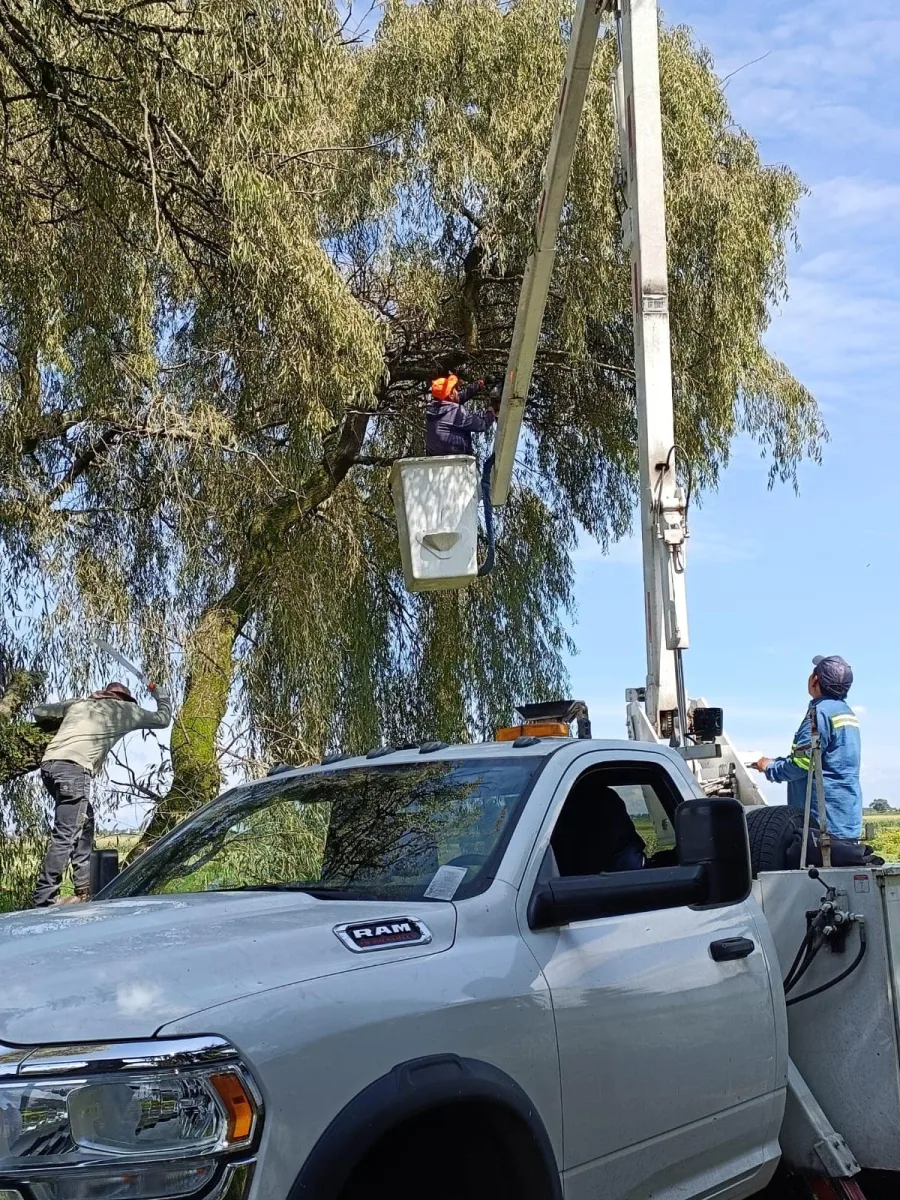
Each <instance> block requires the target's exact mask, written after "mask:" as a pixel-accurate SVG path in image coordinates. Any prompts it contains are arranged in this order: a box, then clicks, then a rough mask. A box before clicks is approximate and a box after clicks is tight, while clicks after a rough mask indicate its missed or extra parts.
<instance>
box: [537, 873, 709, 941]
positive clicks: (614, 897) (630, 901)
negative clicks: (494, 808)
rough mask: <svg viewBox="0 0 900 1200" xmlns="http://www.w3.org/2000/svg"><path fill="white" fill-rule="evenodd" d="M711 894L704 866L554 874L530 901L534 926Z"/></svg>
mask: <svg viewBox="0 0 900 1200" xmlns="http://www.w3.org/2000/svg"><path fill="white" fill-rule="evenodd" d="M706 895H707V889H706V871H705V868H704V867H703V866H696V867H658V868H656V869H655V870H649V871H610V872H609V873H607V874H605V875H574V876H572V877H571V878H567V879H551V880H549V881H548V882H547V883H543V884H539V885H538V886H537V887H536V888H535V890H534V895H533V896H532V897H531V901H530V903H529V905H528V924H529V926H530V927H531V928H532V929H550V928H553V927H555V926H557V925H569V924H571V923H572V922H573V921H595V920H597V918H598V917H618V916H623V915H624V914H625V913H634V912H652V911H653V910H654V909H658V908H681V907H683V906H684V905H687V904H705V903H706Z"/></svg>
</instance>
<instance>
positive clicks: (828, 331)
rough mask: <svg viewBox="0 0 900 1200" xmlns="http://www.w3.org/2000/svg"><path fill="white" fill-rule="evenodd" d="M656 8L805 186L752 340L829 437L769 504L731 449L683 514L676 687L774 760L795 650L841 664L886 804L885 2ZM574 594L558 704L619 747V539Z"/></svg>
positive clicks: (888, 161)
mask: <svg viewBox="0 0 900 1200" xmlns="http://www.w3.org/2000/svg"><path fill="white" fill-rule="evenodd" d="M664 13H665V17H666V20H667V21H668V22H669V23H679V24H680V23H683V24H686V25H689V26H690V27H691V28H692V29H693V31H694V33H695V35H696V36H697V38H698V39H699V40H700V41H701V42H703V43H704V44H705V45H706V46H708V47H709V49H710V50H711V51H712V53H713V56H714V58H715V64H716V70H717V73H718V74H719V76H720V77H721V78H725V77H726V76H728V75H729V74H730V73H731V72H734V71H737V72H738V73H737V74H735V75H734V76H733V77H732V78H731V79H730V80H729V82H728V85H727V95H728V99H729V102H730V104H731V106H732V109H733V112H734V117H735V120H736V121H737V122H738V123H739V124H741V125H743V126H744V127H745V128H746V129H747V130H748V131H749V132H750V133H751V134H752V135H753V136H754V137H755V138H756V139H757V141H758V143H759V145H760V148H761V152H762V155H763V157H764V159H765V160H766V161H768V162H783V163H787V164H788V165H789V166H791V167H792V168H793V169H794V170H796V171H797V172H798V174H799V175H800V176H801V178H802V179H803V181H804V183H805V184H806V185H807V187H808V188H809V190H810V195H809V196H808V197H807V198H806V199H805V200H804V202H803V205H802V209H801V216H800V229H799V234H800V242H801V249H800V251H799V252H798V253H797V254H795V255H793V256H792V258H791V262H790V268H789V281H790V298H789V300H788V302H787V303H786V304H785V305H784V306H783V308H782V310H781V311H780V312H779V313H777V314H776V315H775V317H774V319H773V322H772V327H771V330H770V332H769V335H768V339H767V340H768V344H769V346H770V347H771V348H772V349H773V350H774V351H775V352H776V353H777V354H779V355H780V356H781V357H782V358H783V359H784V361H785V362H786V363H787V364H788V366H789V367H790V369H791V370H792V371H793V372H794V374H795V375H797V376H798V377H799V378H800V379H801V380H802V381H803V382H804V383H805V384H806V385H807V386H808V387H809V388H810V389H811V390H812V392H813V393H814V394H815V396H816V397H817V399H818V400H819V402H820V405H821V407H822V410H823V413H824V416H825V419H826V421H827V424H828V427H829V432H830V434H831V442H830V444H829V445H828V446H827V447H826V448H825V459H824V463H823V465H822V466H821V467H816V466H814V465H812V464H810V465H806V466H804V467H803V468H802V470H801V473H800V494H799V496H796V495H795V494H794V492H793V491H792V490H791V489H790V488H789V487H784V486H777V487H776V489H775V490H774V491H772V492H769V491H768V489H767V476H766V467H765V465H764V464H763V463H762V462H761V461H760V460H759V457H758V452H757V450H756V449H755V448H754V447H753V446H752V445H749V444H740V445H738V446H737V447H736V450H735V454H734V459H733V464H732V466H731V467H730V468H729V470H728V471H727V472H726V474H725V476H724V477H723V481H722V485H721V487H720V490H719V492H718V494H716V495H711V496H709V497H707V498H706V500H705V502H704V505H703V507H702V508H701V509H700V510H699V511H695V512H694V513H693V514H692V521H691V531H692V537H691V541H690V546H689V560H688V561H689V569H688V593H689V595H688V600H689V611H690V624H691V650H690V651H689V653H688V655H687V657H686V673H687V682H688V690H689V692H690V693H691V694H692V695H702V696H704V697H705V698H706V699H707V700H708V701H709V702H710V703H713V704H717V705H721V706H722V707H724V709H725V717H726V727H727V729H728V731H729V733H730V734H731V736H732V738H733V739H734V740H735V742H736V743H737V744H738V745H739V746H740V747H741V748H742V749H744V750H746V751H758V752H762V753H765V754H768V755H770V756H775V755H777V754H781V753H784V752H785V750H786V749H787V747H788V746H789V744H790V740H791V737H792V735H793V733H794V731H795V729H796V727H797V726H798V724H799V722H800V718H801V716H802V714H803V710H804V706H805V702H806V678H807V675H808V672H809V663H810V659H811V657H812V656H813V655H814V654H842V655H844V657H845V658H846V659H847V660H848V661H849V662H850V663H851V664H852V666H853V668H854V672H855V676H856V683H855V686H854V689H853V692H852V694H851V697H850V699H851V702H852V703H853V704H854V706H855V707H856V709H857V711H858V712H859V714H860V720H861V724H862V735H863V786H864V791H865V796H866V799H867V801H868V800H871V799H874V798H875V797H877V796H884V797H887V798H888V799H889V800H891V801H892V803H895V804H900V766H898V765H897V761H896V756H895V753H894V746H895V744H896V742H897V732H896V730H895V729H894V727H893V722H894V721H896V720H898V719H900V705H898V703H897V701H896V698H895V695H894V691H893V683H894V674H895V672H896V669H897V667H896V662H895V660H896V658H897V652H898V637H897V632H896V625H895V621H896V616H895V613H896V609H897V588H898V585H900V564H898V541H900V512H898V510H897V509H896V507H895V505H894V504H893V503H892V492H893V490H894V488H893V485H894V484H895V480H896V479H897V478H898V476H900V462H897V461H895V460H896V456H897V454H898V449H900V446H898V445H896V444H895V439H898V434H900V417H898V409H897V395H896V393H897V384H898V378H900V223H898V219H897V218H898V213H900V83H898V68H900V8H898V7H897V4H896V0H859V3H857V4H855V5H852V6H847V5H846V4H838V3H837V2H836V0H780V2H776V0H756V2H754V3H752V4H751V3H748V2H747V0H670V2H669V3H668V4H667V5H665V8H664ZM763 56H765V57H763ZM754 59H761V61H758V62H755V63H754V62H752V60H754ZM739 68H743V69H742V70H738V69H739ZM577 599H578V605H579V619H578V623H577V626H576V627H575V629H574V636H575V638H576V641H577V644H578V647H579V655H578V656H577V657H576V658H575V659H574V660H573V661H572V663H571V664H570V668H571V674H572V681H573V694H575V695H577V696H579V697H580V698H583V699H586V700H587V701H588V702H589V705H590V708H591V711H592V715H593V716H594V729H595V732H596V733H598V734H601V735H602V734H615V735H620V734H621V732H622V729H623V725H624V705H623V697H624V689H625V687H627V686H632V687H633V686H640V685H641V684H642V683H643V680H644V674H645V666H644V640H643V615H642V614H643V606H642V601H641V579H640V562H639V553H638V550H637V546H636V544H633V543H631V544H629V543H624V544H622V545H621V546H619V547H617V548H615V549H614V550H613V553H612V554H611V555H610V556H609V557H607V558H603V557H602V556H601V555H600V553H599V550H598V549H597V548H596V547H594V546H592V545H583V546H582V547H581V548H580V549H579V552H578V565H577ZM780 793H781V789H780V788H778V787H777V786H773V787H770V788H769V795H770V796H771V798H772V799H778V798H779V797H780Z"/></svg>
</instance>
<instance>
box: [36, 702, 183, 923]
mask: <svg viewBox="0 0 900 1200" xmlns="http://www.w3.org/2000/svg"><path fill="white" fill-rule="evenodd" d="M149 687H150V690H151V692H153V695H154V697H155V699H156V712H152V711H150V710H149V709H146V708H141V707H140V706H139V705H138V702H137V700H135V698H134V696H132V694H131V692H130V691H129V690H128V688H127V687H126V686H125V684H124V683H108V684H107V685H106V687H105V688H103V689H102V691H99V692H93V693H92V695H90V696H88V697H87V698H86V699H83V700H63V701H62V702H61V703H60V704H42V705H40V706H39V707H37V708H36V709H35V710H34V718H35V720H36V721H37V722H38V724H42V725H44V726H45V727H46V726H47V725H51V726H52V725H55V724H58V725H59V728H58V729H57V732H56V735H55V736H54V738H53V740H52V741H51V742H50V745H49V746H48V747H47V749H46V751H45V753H44V757H43V760H42V762H41V779H42V781H43V784H44V787H45V788H46V789H47V791H48V792H49V793H50V796H51V797H52V799H53V804H54V818H53V833H52V834H51V837H50V847H49V849H48V850H47V855H46V857H45V858H44V864H43V866H42V867H41V873H40V875H39V876H38V881H37V887H36V888H35V892H34V906H35V908H45V907H47V906H48V905H51V904H55V903H57V901H58V897H59V889H60V885H61V883H62V877H63V874H64V873H65V870H66V867H67V866H68V865H69V863H70V862H71V864H72V874H73V876H74V883H75V900H89V899H90V891H91V851H92V850H93V848H94V810H93V808H92V807H91V801H90V788H91V780H92V779H93V778H94V776H95V775H96V774H97V773H98V772H99V771H100V770H102V768H103V764H104V763H105V761H106V756H107V755H108V754H109V752H110V750H111V749H112V748H113V746H114V745H115V744H116V742H118V741H119V739H120V738H123V737H124V736H125V735H126V734H127V733H132V732H133V731H134V730H136V729H165V728H166V727H167V726H168V725H169V724H170V723H171V720H172V702H171V700H170V698H169V696H168V694H167V693H166V692H164V691H162V689H161V688H157V687H155V686H154V685H153V684H150V685H149Z"/></svg>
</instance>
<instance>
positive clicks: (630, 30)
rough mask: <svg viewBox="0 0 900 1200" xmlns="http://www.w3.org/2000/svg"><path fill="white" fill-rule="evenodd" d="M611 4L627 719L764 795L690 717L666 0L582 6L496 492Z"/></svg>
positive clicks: (511, 456)
mask: <svg viewBox="0 0 900 1200" xmlns="http://www.w3.org/2000/svg"><path fill="white" fill-rule="evenodd" d="M605 16H614V17H615V18H616V32H617V35H618V38H619V52H620V61H619V63H618V66H617V69H616V71H615V73H614V76H613V83H612V87H613V100H614V108H615V113H616V122H617V126H618V131H619V164H618V171H617V173H616V180H615V186H616V190H617V192H618V193H619V198H620V201H621V202H622V209H623V212H622V225H623V230H622V232H623V238H624V240H625V244H626V245H627V246H628V247H629V249H630V252H631V282H632V289H631V290H632V310H633V322H634V358H635V364H634V365H635V379H636V404H637V416H638V452H639V455H638V456H639V467H640V516H641V543H642V552H643V580H644V617H645V636H646V647H647V677H646V682H645V686H644V687H643V688H637V689H631V690H629V692H628V693H627V702H628V727H629V732H630V734H631V736H632V737H634V738H638V739H640V740H647V739H650V740H656V739H665V740H670V741H672V742H673V743H674V744H678V745H679V746H680V748H681V750H682V753H683V754H684V755H685V757H687V758H688V759H690V760H692V761H693V764H694V770H695V773H696V774H697V775H698V777H699V778H700V780H701V783H703V784H704V785H705V786H706V787H707V789H708V790H709V791H711V792H714V791H716V790H719V789H723V790H729V789H730V790H731V791H732V792H733V793H734V794H736V795H737V796H738V798H739V799H740V800H741V801H742V802H743V803H744V804H762V803H764V800H763V797H762V794H761V792H760V791H759V789H758V787H757V786H756V783H755V781H754V780H753V779H752V778H751V776H750V774H749V773H748V771H747V770H746V768H745V767H744V764H743V763H742V762H741V761H740V758H739V757H738V755H737V754H736V753H735V751H734V748H733V746H732V745H731V743H730V742H729V740H728V738H727V737H725V736H724V734H723V733H722V729H721V713H718V710H711V709H707V708H706V707H705V704H704V703H703V702H702V701H700V702H697V703H696V704H695V705H694V706H693V708H694V712H695V719H693V720H692V715H691V713H690V711H689V705H688V700H687V695H686V691H685V684H684V667H683V659H682V655H683V652H684V651H685V650H686V649H687V648H688V644H689V643H688V624H687V599H686V592H685V562H686V541H687V506H686V498H685V494H684V491H683V489H682V488H681V487H680V486H679V484H678V481H677V473H676V470H677V462H676V454H677V447H676V443H675V423H674V406H673V399H672V362H671V350H670V341H669V287H668V264H667V256H666V222H665V192H664V175H663V146H662V116H661V104H660V84H659V16H658V10H657V0H579V3H578V6H577V9H576V13H575V18H574V20H573V23H572V33H571V37H570V41H569V49H568V54H567V58H566V68H565V74H564V76H563V80H562V85H561V88H560V94H559V102H558V104H557V109H556V117H555V121H554V126H553V133H552V137H551V141H550V150H549V153H548V156H547V162H546V166H545V168H544V181H543V187H542V190H541V196H540V200H539V203H538V211H537V219H536V223H535V241H534V249H533V251H532V253H531V256H530V258H529V260H528V263H527V266H526V269H525V276H524V280H523V283H522V290H521V293H520V296H519V304H518V308H517V312H516V320H515V325H514V328H513V334H512V342H511V349H510V356H509V362H508V364H507V370H506V376H505V380H504V385H503V398H502V402H501V406H500V417H499V421H498V426H497V434H496V438H495V450H494V453H495V465H494V470H493V474H492V477H491V499H492V501H493V503H494V504H496V505H502V504H505V503H506V499H507V497H508V495H509V487H510V481H511V478H512V471H513V466H514V463H515V454H516V446H517V444H518V439H519V435H520V432H521V427H522V421H523V417H524V412H525V405H526V402H527V398H528V390H529V387H530V384H531V377H532V372H533V368H534V360H535V355H536V352H537V347H538V341H539V337H540V329H541V323H542V321H543V315H544V310H545V307H546V302H547V293H548V289H549V286H550V276H551V273H552V270H553V262H554V258H555V254H556V239H557V234H558V231H559V222H560V216H561V213H562V207H563V201H564V199H565V194H566V187H567V183H568V178H569V171H570V168H571V165H572V159H573V156H574V153H575V145H576V140H577V136H578V129H579V126H580V124H581V118H582V113H583V111H584V102H585V96H586V93H587V87H588V81H589V78H590V71H591V63H592V61H593V56H594V50H595V47H596V44H597V38H598V36H599V33H600V29H601V25H602V22H603V18H604V17H605ZM717 713H718V720H717V719H716V714H717ZM692 725H696V727H697V729H698V730H701V729H702V733H701V734H700V735H699V736H697V737H694V736H692V733H691V729H692ZM689 742H694V743H695V744H693V745H689V744H688V743H689ZM697 743H702V744H697Z"/></svg>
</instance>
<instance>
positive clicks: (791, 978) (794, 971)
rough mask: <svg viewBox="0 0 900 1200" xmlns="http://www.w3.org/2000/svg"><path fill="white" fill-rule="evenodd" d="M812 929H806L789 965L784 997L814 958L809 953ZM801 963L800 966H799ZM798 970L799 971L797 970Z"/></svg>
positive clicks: (810, 926) (811, 926) (813, 955)
mask: <svg viewBox="0 0 900 1200" xmlns="http://www.w3.org/2000/svg"><path fill="white" fill-rule="evenodd" d="M813 933H814V927H813V925H812V924H810V925H809V926H808V927H807V930H806V933H805V934H804V935H803V941H802V942H801V943H800V949H799V950H798V951H797V955H796V957H795V958H794V961H793V962H792V963H791V969H790V970H789V971H788V973H787V975H785V977H784V992H785V995H787V993H788V992H789V991H790V990H791V988H792V987H794V986H795V984H796V983H797V980H798V979H799V978H800V976H801V975H803V974H804V972H805V971H806V969H807V968H808V966H809V964H810V963H811V962H812V960H813V958H815V954H814V953H811V950H812V940H813ZM801 963H802V966H801ZM798 968H799V970H798Z"/></svg>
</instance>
